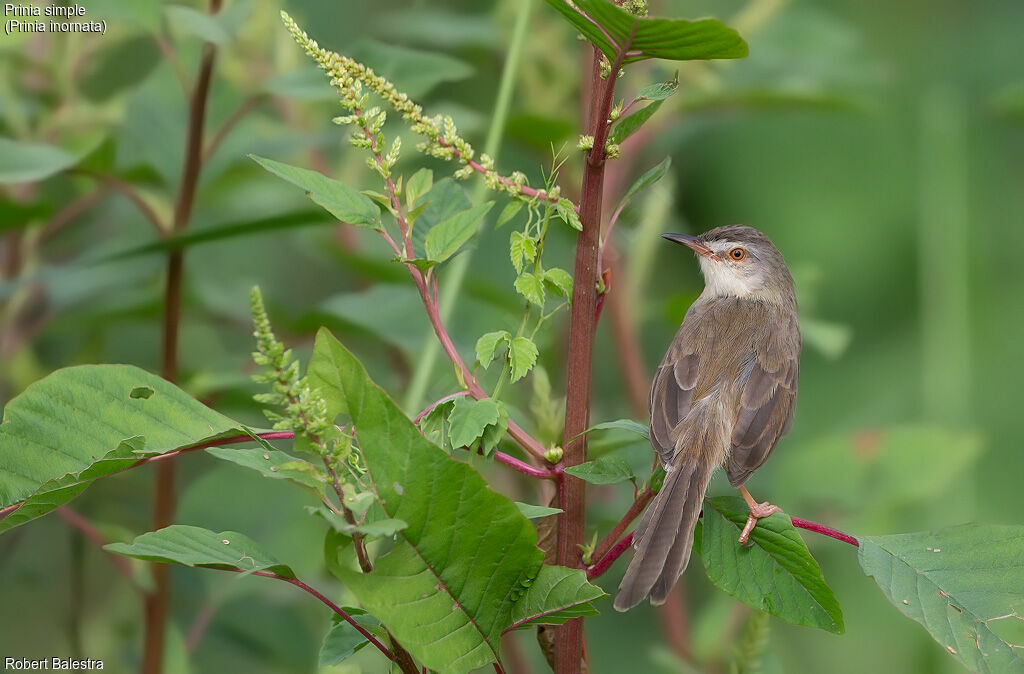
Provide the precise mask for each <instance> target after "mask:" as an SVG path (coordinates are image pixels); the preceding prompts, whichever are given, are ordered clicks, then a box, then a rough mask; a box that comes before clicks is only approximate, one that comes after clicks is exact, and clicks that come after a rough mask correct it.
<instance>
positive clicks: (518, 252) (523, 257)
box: [508, 230, 537, 274]
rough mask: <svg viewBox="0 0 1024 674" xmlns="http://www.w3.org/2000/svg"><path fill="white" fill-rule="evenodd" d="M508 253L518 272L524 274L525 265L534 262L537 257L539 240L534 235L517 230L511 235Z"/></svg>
mask: <svg viewBox="0 0 1024 674" xmlns="http://www.w3.org/2000/svg"><path fill="white" fill-rule="evenodd" d="M508 255H509V258H510V259H511V260H512V266H513V267H515V269H516V273H517V274H522V273H523V265H524V264H532V263H533V261H534V260H535V259H537V241H536V240H535V239H534V238H533V237H532V236H527V235H526V234H523V233H522V232H520V231H518V230H515V231H513V232H512V235H511V236H510V237H509V241H508Z"/></svg>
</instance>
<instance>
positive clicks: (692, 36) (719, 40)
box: [547, 0, 747, 64]
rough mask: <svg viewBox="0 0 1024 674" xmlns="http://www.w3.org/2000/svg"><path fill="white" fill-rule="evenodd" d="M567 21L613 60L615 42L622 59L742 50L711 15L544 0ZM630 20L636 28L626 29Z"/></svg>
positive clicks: (725, 54)
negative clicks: (656, 14)
mask: <svg viewBox="0 0 1024 674" xmlns="http://www.w3.org/2000/svg"><path fill="white" fill-rule="evenodd" d="M547 3H548V4H549V5H551V6H552V7H553V8H554V9H555V10H557V11H558V12H559V13H561V14H562V16H564V17H565V18H566V19H568V21H569V23H571V24H572V25H573V26H575V27H576V29H577V30H578V31H579V32H580V33H582V34H583V36H584V37H586V38H587V39H588V40H590V41H591V42H592V43H594V45H595V46H597V48H598V49H600V50H601V51H602V52H604V55H605V56H607V57H608V60H609V61H614V60H615V57H616V53H617V51H618V49H619V48H621V49H624V50H625V51H626V54H627V55H626V57H625V58H624V59H623V61H622V62H623V64H626V63H633V62H635V61H642V60H644V59H649V58H660V59H667V60H670V61H689V60H704V59H734V58H743V57H744V56H746V55H747V43H746V42H744V41H743V38H741V37H740V36H739V34H738V33H737V32H736V31H735V30H733V29H732V28H729V27H728V26H726V25H725V24H723V23H722V22H721V21H718V20H716V19H699V20H696V21H687V20H685V19H658V18H639V17H636V16H634V15H632V14H630V13H629V12H627V11H625V10H624V9H621V8H620V7H618V6H616V5H615V4H613V3H611V2H608V0H578V1H577V0H574V2H573V3H572V5H570V4H569V3H567V2H566V1H565V0H547ZM634 24H636V33H635V34H634V35H633V38H632V40H630V33H632V31H633V26H634Z"/></svg>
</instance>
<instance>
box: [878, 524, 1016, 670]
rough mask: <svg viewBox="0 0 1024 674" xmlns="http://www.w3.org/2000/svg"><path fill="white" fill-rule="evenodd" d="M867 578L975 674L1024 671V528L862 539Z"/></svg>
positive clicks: (962, 528) (960, 528)
mask: <svg viewBox="0 0 1024 674" xmlns="http://www.w3.org/2000/svg"><path fill="white" fill-rule="evenodd" d="M859 542H860V549H859V551H858V559H859V560H860V565H861V568H862V569H864V573H866V574H867V575H869V576H871V577H872V578H874V579H875V582H876V583H878V587H879V588H881V590H882V593H883V594H884V595H885V596H886V598H888V599H889V601H891V602H892V604H893V606H895V607H896V608H898V609H899V610H900V612H901V613H903V615H905V616H907V617H908V618H911V619H913V620H916V621H917V622H919V623H921V624H922V625H924V627H925V629H927V630H928V632H929V633H930V634H931V635H932V637H933V638H934V639H935V640H936V641H938V642H939V644H940V645H941V646H942V647H943V649H944V650H945V651H946V652H947V653H948V654H950V655H952V656H953V657H955V658H956V659H957V660H959V661H960V662H961V663H963V664H964V666H966V667H967V668H969V669H971V670H972V671H975V672H984V673H986V674H988V673H991V674H995V673H996V672H999V673H1000V674H1001V673H1003V672H1014V673H1016V674H1020V673H1021V672H1024V617H1022V615H1021V614H1022V613H1024V611H1022V610H1021V609H1022V607H1024V565H1022V564H1021V560H1022V559H1024V526H1000V525H980V524H966V525H963V526H958V527H950V528H948V529H940V530H938V531H930V532H918V533H912V534H897V535H895V536H866V537H864V538H861V539H859Z"/></svg>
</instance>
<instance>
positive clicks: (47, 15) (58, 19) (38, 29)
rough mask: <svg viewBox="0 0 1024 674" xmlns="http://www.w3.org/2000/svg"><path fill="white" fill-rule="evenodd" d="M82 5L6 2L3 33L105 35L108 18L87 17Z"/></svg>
mask: <svg viewBox="0 0 1024 674" xmlns="http://www.w3.org/2000/svg"><path fill="white" fill-rule="evenodd" d="M84 17H85V7H83V6H82V5H47V6H46V7H39V6H37V5H16V4H14V3H5V4H4V32H6V33H7V34H8V35H14V34H18V33H101V34H104V35H105V34H106V32H107V22H106V20H105V19H100V20H98V21H94V20H92V19H86V18H84Z"/></svg>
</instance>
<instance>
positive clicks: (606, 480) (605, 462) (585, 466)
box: [565, 456, 636, 484]
mask: <svg viewBox="0 0 1024 674" xmlns="http://www.w3.org/2000/svg"><path fill="white" fill-rule="evenodd" d="M565 472H567V473H569V474H570V475H575V476H576V477H578V478H579V479H581V480H583V481H584V482H589V483H590V484H615V483H617V482H625V481H626V480H632V479H633V478H634V477H636V476H635V475H634V474H633V469H632V468H630V467H629V463H627V462H626V460H625V459H623V458H622V457H619V456H603V457H601V458H600V459H596V460H594V461H587V462H586V463H581V464H579V465H577V466H569V467H568V468H566V469H565Z"/></svg>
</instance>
